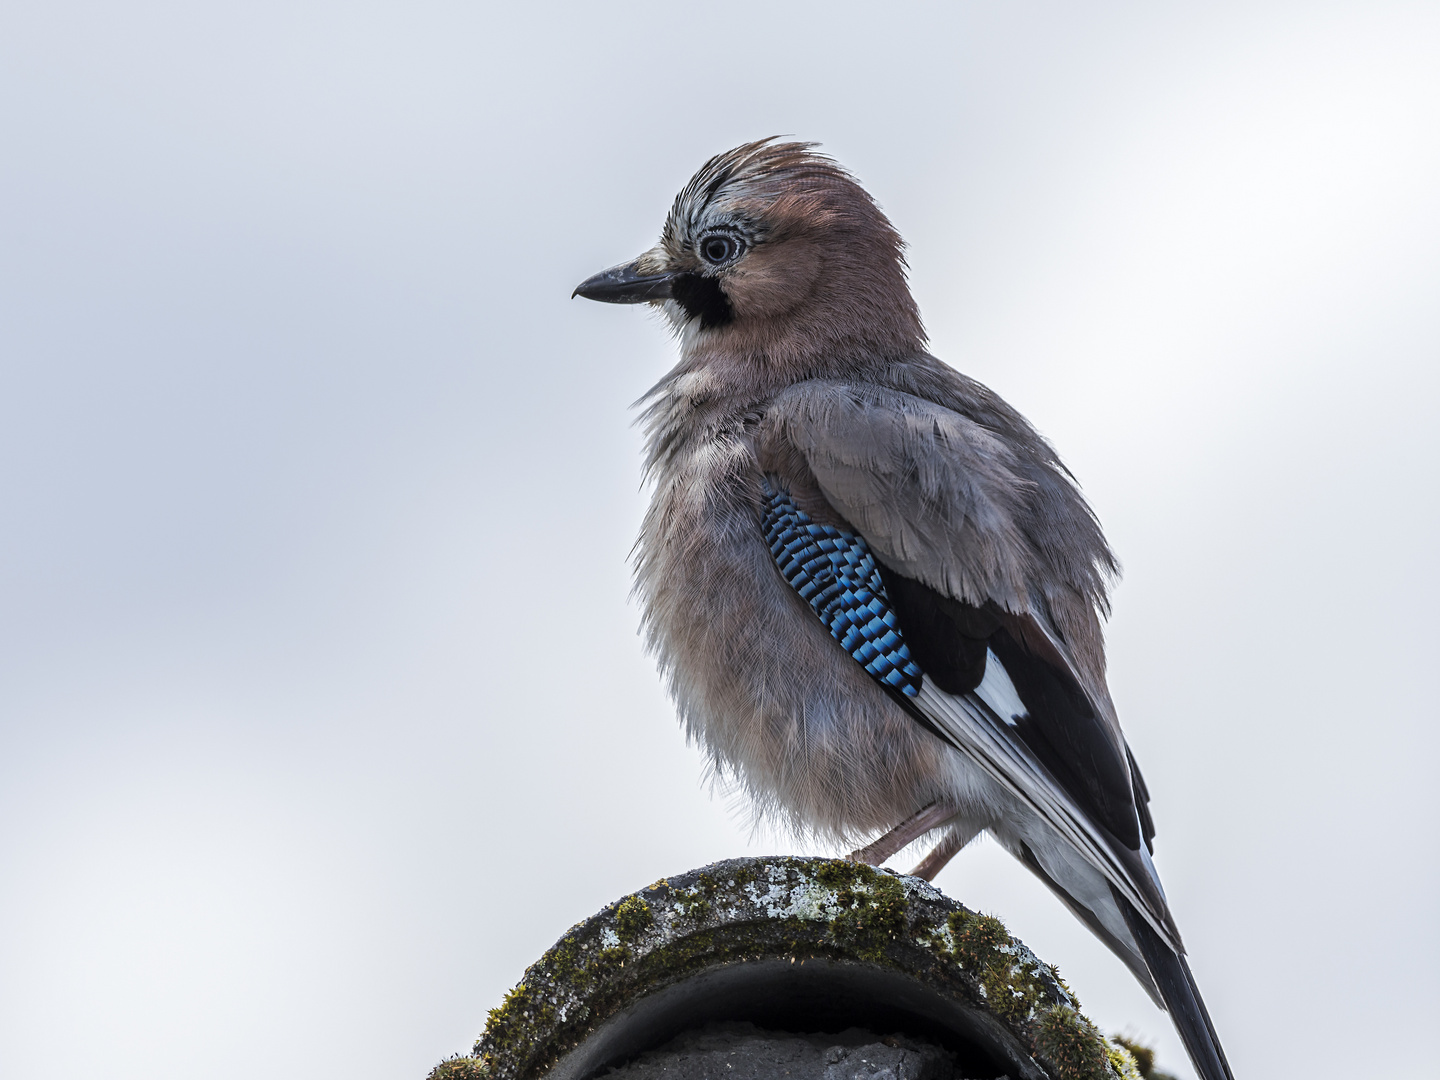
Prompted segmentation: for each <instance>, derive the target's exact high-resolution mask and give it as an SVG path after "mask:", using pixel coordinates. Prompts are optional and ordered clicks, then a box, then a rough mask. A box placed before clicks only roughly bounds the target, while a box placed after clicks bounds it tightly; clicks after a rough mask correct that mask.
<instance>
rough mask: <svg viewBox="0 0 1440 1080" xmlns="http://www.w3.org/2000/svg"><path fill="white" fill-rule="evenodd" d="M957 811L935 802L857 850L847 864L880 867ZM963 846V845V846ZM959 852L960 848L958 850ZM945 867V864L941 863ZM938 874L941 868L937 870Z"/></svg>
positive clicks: (847, 856) (847, 857)
mask: <svg viewBox="0 0 1440 1080" xmlns="http://www.w3.org/2000/svg"><path fill="white" fill-rule="evenodd" d="M954 814H955V810H954V808H953V807H950V806H947V805H945V804H944V803H941V802H933V803H931V804H930V805H929V806H927V807H925V809H923V810H921V811H920V812H919V813H916V814H912V815H911V816H910V817H908V818H906V819H905V820H904V821H902V822H901V823H900V824H899V825H896V826H895V828H893V829H891V830H890V831H889V832H887V833H886V834H885V835H884V836H882V837H880V839H878V840H876V841H874V842H873V843H870V844H866V845H865V846H864V847H862V848H856V849H855V850H854V851H852V852H850V854H849V855H846V856H845V860H846V861H847V862H855V863H865V864H866V865H867V866H879V865H880V864H881V863H883V862H884V861H885V860H886V859H888V858H890V856H891V855H894V854H895V853H896V852H897V851H899V850H900V849H901V848H903V847H905V845H907V844H910V843H912V842H914V841H915V840H918V839H919V838H920V837H922V836H924V835H925V834H926V833H927V832H929V831H930V830H931V829H933V828H935V827H936V826H937V825H942V824H944V823H945V821H946V820H947V819H948V818H950V817H953V816H954ZM962 846H963V845H962ZM956 850H957V851H958V850H959V849H958V848H957V849H956ZM941 865H942V866H943V865H944V863H941ZM936 870H937V872H938V870H939V867H937V868H936Z"/></svg>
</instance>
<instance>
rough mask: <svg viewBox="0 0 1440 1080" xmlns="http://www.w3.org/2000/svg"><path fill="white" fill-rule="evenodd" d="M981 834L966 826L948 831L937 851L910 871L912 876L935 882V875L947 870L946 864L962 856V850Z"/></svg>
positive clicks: (937, 846) (958, 826)
mask: <svg viewBox="0 0 1440 1080" xmlns="http://www.w3.org/2000/svg"><path fill="white" fill-rule="evenodd" d="M979 832H980V830H979V829H971V828H967V827H965V826H964V825H957V826H955V827H954V828H953V829H950V830H948V831H947V832H946V833H945V836H944V837H943V838H942V839H941V841H940V843H938V844H936V845H935V850H934V851H932V852H930V854H929V855H926V856H925V858H923V859H921V860H920V862H919V863H918V864H917V865H916V867H915V869H914V870H911V871H910V876H911V877H921V878H924V879H925V880H926V881H934V880H935V875H936V874H938V873H940V871H941V870H944V869H945V864H946V863H948V862H949V861H950V860H951V859H953V858H954V857H955V856H956V855H958V854H960V849H961V848H963V847H964V846H965V845H966V844H968V843H969V842H970V841H971V840H974V839H975V837H976V836H977V835H978V834H979Z"/></svg>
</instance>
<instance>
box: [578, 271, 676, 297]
mask: <svg viewBox="0 0 1440 1080" xmlns="http://www.w3.org/2000/svg"><path fill="white" fill-rule="evenodd" d="M672 279H673V275H672V274H670V273H659V274H642V273H640V272H639V271H638V270H637V269H636V268H635V264H634V263H626V264H625V265H622V266H612V267H611V268H610V269H609V270H602V271H601V272H600V273H598V274H596V275H594V276H593V277H589V278H586V279H585V280H584V281H582V282H581V283H580V284H579V285H577V286H575V291H574V292H572V293H571V294H570V299H572V300H573V299H575V297H577V296H579V297H583V298H584V299H586V300H599V301H600V302H601V303H605V304H641V303H645V302H646V301H650V300H664V299H667V298H668V297H669V296H670V285H671V281H672Z"/></svg>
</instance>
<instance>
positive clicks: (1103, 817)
mask: <svg viewBox="0 0 1440 1080" xmlns="http://www.w3.org/2000/svg"><path fill="white" fill-rule="evenodd" d="M880 574H881V577H882V579H883V580H884V582H885V591H886V592H887V593H888V594H889V597H890V603H891V604H892V605H893V607H894V609H895V615H896V618H897V619H898V620H899V622H900V629H901V632H902V634H903V635H904V637H905V643H906V644H907V645H908V646H909V647H910V653H911V655H912V656H913V657H914V658H915V662H916V663H917V664H919V665H920V668H921V670H922V671H924V673H925V676H926V678H929V679H933V680H934V682H935V685H936V686H937V687H939V688H940V689H941V690H944V691H945V692H946V693H947V694H965V693H968V692H970V691H972V690H974V689H975V688H976V687H977V686H979V685H980V680H981V679H982V678H983V677H984V675H985V663H986V658H985V657H986V650H987V649H988V650H991V651H993V652H994V653H995V655H996V657H998V658H999V660H1000V663H1001V664H1003V665H1004V666H1005V670H1006V672H1007V673H1008V674H1009V675H1010V681H1011V682H1013V683H1014V684H1015V689H1016V691H1017V692H1018V693H1019V695H1020V700H1021V701H1022V702H1024V704H1025V707H1026V709H1027V710H1028V711H1029V715H1028V716H1027V717H1025V718H1023V719H1021V720H1020V721H1019V722H1018V723H1017V724H1016V728H1015V730H1016V734H1017V735H1019V737H1020V738H1021V740H1022V741H1023V742H1024V743H1025V745H1026V746H1028V747H1029V748H1030V750H1031V752H1033V753H1034V754H1035V756H1036V757H1037V758H1039V759H1040V762H1041V764H1043V765H1044V766H1045V768H1046V769H1047V770H1049V772H1050V774H1051V776H1053V777H1054V778H1055V782H1056V783H1058V784H1059V785H1060V786H1061V787H1062V788H1063V789H1064V790H1065V792H1066V793H1067V794H1068V795H1069V796H1070V797H1071V798H1073V799H1074V800H1075V801H1076V803H1077V804H1079V806H1080V808H1081V809H1082V810H1084V811H1085V812H1086V813H1087V814H1088V815H1089V816H1090V817H1091V819H1092V820H1093V821H1094V822H1095V823H1096V824H1098V825H1101V826H1103V827H1104V828H1105V829H1107V830H1108V831H1109V832H1110V833H1111V834H1112V835H1113V836H1114V837H1115V839H1116V840H1117V841H1119V842H1120V843H1121V844H1123V845H1125V846H1126V847H1128V848H1129V849H1130V850H1132V851H1135V850H1138V849H1139V847H1140V844H1141V842H1142V839H1141V838H1142V824H1143V826H1145V827H1146V828H1147V829H1148V833H1147V835H1146V836H1145V840H1146V841H1148V840H1149V838H1150V836H1153V835H1154V829H1153V827H1149V812H1148V808H1147V809H1145V810H1142V809H1141V807H1144V806H1145V803H1144V801H1143V800H1142V799H1140V798H1137V795H1138V794H1139V792H1140V791H1141V790H1143V783H1144V782H1143V781H1138V779H1137V778H1138V777H1139V772H1138V771H1136V772H1135V773H1134V774H1133V776H1132V773H1131V769H1130V763H1129V761H1128V760H1127V757H1128V753H1127V755H1126V756H1125V757H1122V756H1121V755H1120V754H1119V753H1118V752H1117V750H1116V748H1115V744H1114V743H1113V742H1112V740H1111V738H1110V734H1109V732H1108V731H1107V730H1106V727H1105V724H1104V722H1103V721H1102V720H1101V718H1100V717H1099V716H1097V715H1096V713H1095V709H1094V706H1093V705H1091V703H1090V699H1089V697H1088V696H1087V695H1086V693H1085V691H1084V690H1083V689H1082V688H1081V687H1080V685H1079V683H1077V682H1076V681H1075V678H1074V676H1073V675H1071V674H1070V672H1068V671H1065V670H1063V669H1061V668H1058V667H1056V666H1055V665H1054V664H1052V663H1050V662H1049V661H1048V660H1046V659H1044V658H1042V657H1039V656H1036V655H1035V654H1034V653H1033V652H1031V651H1030V650H1029V649H1027V648H1026V647H1025V646H1024V645H1023V644H1022V643H1021V642H1019V641H1017V640H1016V638H1015V637H1013V636H1012V635H1011V634H1010V632H1009V631H1008V630H1007V629H1006V628H1005V627H1004V625H1003V623H1002V615H1001V613H1000V612H999V611H998V610H996V609H995V608H994V606H993V605H990V604H987V605H985V606H984V607H976V606H974V605H972V604H966V603H964V602H963V601H960V600H956V599H954V598H952V597H949V596H946V595H944V594H943V593H940V592H938V591H936V590H935V589H932V588H930V586H928V585H926V584H924V583H923V582H920V581H916V580H915V579H913V578H908V577H906V576H904V575H903V574H897V573H896V572H895V571H893V570H890V569H888V568H886V567H883V566H882V567H881V570H880Z"/></svg>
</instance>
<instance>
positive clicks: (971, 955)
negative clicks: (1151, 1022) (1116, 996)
mask: <svg viewBox="0 0 1440 1080" xmlns="http://www.w3.org/2000/svg"><path fill="white" fill-rule="evenodd" d="M814 1033H829V1034H814ZM615 1067H620V1068H622V1069H623V1075H624V1076H625V1077H626V1078H627V1080H638V1078H641V1077H649V1076H658V1075H660V1074H662V1073H663V1074H664V1075H665V1076H666V1077H668V1078H672V1080H692V1078H693V1080H701V1078H710V1077H716V1076H719V1075H722V1074H723V1075H725V1076H727V1077H733V1078H736V1080H741V1078H749V1077H754V1078H756V1080H764V1078H768V1077H777V1078H778V1077H782V1076H785V1077H790V1078H791V1080H805V1078H808V1077H811V1076H813V1077H815V1078H816V1080H852V1078H853V1077H860V1076H867V1077H874V1078H876V1080H881V1078H882V1075H884V1074H888V1076H885V1080H962V1078H963V1080H981V1078H984V1080H994V1078H998V1077H1002V1076H1003V1077H1009V1078H1010V1080H1138V1073H1137V1072H1136V1071H1135V1062H1134V1059H1133V1058H1132V1057H1131V1056H1130V1054H1129V1053H1128V1052H1126V1051H1125V1050H1124V1049H1123V1048H1121V1047H1118V1046H1114V1045H1112V1044H1110V1043H1108V1042H1106V1041H1105V1039H1104V1037H1103V1036H1102V1035H1101V1034H1100V1032H1099V1031H1098V1030H1097V1029H1096V1028H1095V1026H1094V1025H1093V1024H1091V1023H1090V1022H1089V1021H1088V1020H1086V1019H1085V1017H1083V1016H1082V1015H1081V1014H1080V1012H1079V1003H1078V1002H1077V1001H1076V1000H1075V996H1074V994H1073V993H1072V992H1071V991H1070V989H1069V987H1067V986H1066V985H1065V984H1064V982H1062V981H1061V980H1060V978H1059V976H1058V974H1057V973H1056V972H1055V969H1054V968H1052V967H1050V966H1049V965H1047V964H1045V963H1043V962H1042V961H1040V960H1039V959H1038V958H1037V957H1036V956H1035V954H1034V953H1032V952H1031V951H1030V950H1029V949H1027V948H1026V947H1025V946H1024V945H1022V944H1021V943H1020V942H1018V941H1016V940H1015V939H1013V938H1011V937H1010V936H1009V935H1008V934H1007V933H1006V932H1005V928H1004V926H1003V925H1001V923H1000V922H999V921H998V920H996V919H993V918H989V917H987V916H982V915H977V914H975V913H974V912H971V911H967V910H966V909H965V908H964V907H962V906H961V905H959V904H957V903H955V902H954V901H953V900H950V899H948V898H947V897H945V896H944V895H942V894H941V893H940V892H939V891H938V890H937V889H935V888H934V887H933V886H931V885H930V884H929V883H927V882H925V881H923V880H921V879H920V878H912V877H900V876H898V875H896V874H893V873H891V872H889V871H887V870H875V869H873V868H871V867H868V866H861V865H857V864H854V863H848V862H842V861H837V860H832V859H801V858H761V859H734V860H730V861H728V862H721V863H715V864H714V865H713V866H707V867H705V868H704V869H702V870H694V871H691V872H690V873H688V874H684V875H682V876H680V877H676V878H671V879H668V880H662V881H657V882H656V883H655V884H654V885H651V886H650V887H649V888H648V889H644V890H642V891H640V892H638V893H635V894H633V895H631V896H627V897H625V898H624V899H623V900H620V901H618V902H617V903H614V904H611V905H610V906H609V907H607V908H606V909H605V910H603V911H601V912H600V913H599V914H597V915H595V916H593V917H592V918H590V919H587V920H586V921H585V922H583V923H580V924H578V925H577V926H575V927H573V928H572V929H571V930H570V931H569V932H568V933H567V934H566V935H565V936H564V937H562V938H561V939H560V940H559V941H558V942H557V943H556V944H555V946H554V948H552V949H551V950H550V951H549V952H547V953H546V954H545V955H544V956H543V957H541V958H540V960H539V961H538V962H537V963H536V964H534V965H533V966H532V967H531V968H530V969H529V970H528V971H526V972H525V977H524V979H523V980H522V981H521V982H520V984H519V985H518V986H516V987H515V989H514V990H512V991H511V992H510V993H509V994H508V995H507V996H506V998H505V1001H504V1002H503V1003H502V1004H501V1005H500V1006H499V1007H498V1008H495V1009H493V1010H491V1013H490V1021H489V1023H488V1024H487V1025H486V1028H485V1032H484V1034H483V1035H481V1037H480V1040H479V1041H478V1042H477V1043H476V1044H475V1048H474V1052H473V1055H472V1056H469V1057H458V1058H452V1059H450V1060H449V1061H446V1062H442V1063H441V1064H440V1065H438V1066H436V1068H435V1070H434V1071H433V1072H432V1073H431V1074H430V1080H478V1078H481V1077H484V1078H486V1080H538V1078H539V1077H542V1076H543V1077H547V1078H549V1080H590V1078H591V1077H595V1076H598V1075H601V1074H604V1073H606V1072H608V1071H609V1070H610V1069H612V1068H615Z"/></svg>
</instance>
